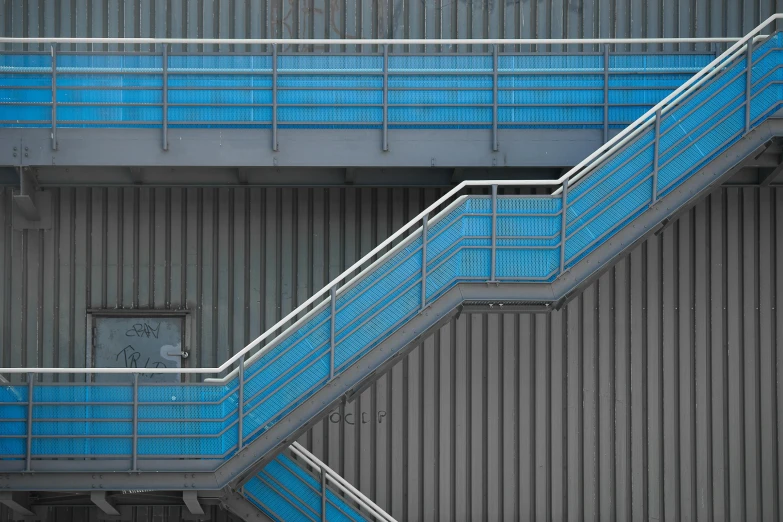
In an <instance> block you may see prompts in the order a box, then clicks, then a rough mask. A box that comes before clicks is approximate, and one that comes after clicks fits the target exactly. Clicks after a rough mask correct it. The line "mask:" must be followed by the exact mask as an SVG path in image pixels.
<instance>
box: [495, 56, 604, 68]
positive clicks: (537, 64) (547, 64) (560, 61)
mask: <svg viewBox="0 0 783 522" xmlns="http://www.w3.org/2000/svg"><path fill="white" fill-rule="evenodd" d="M603 62H604V57H603V56H600V55H583V56H579V55H576V56H573V55H571V56H569V55H562V54H543V53H542V54H540V55H525V56H499V57H498V69H499V70H501V71H525V70H529V71H547V70H552V69H556V70H561V71H599V70H600V71H603V70H604V63H603Z"/></svg>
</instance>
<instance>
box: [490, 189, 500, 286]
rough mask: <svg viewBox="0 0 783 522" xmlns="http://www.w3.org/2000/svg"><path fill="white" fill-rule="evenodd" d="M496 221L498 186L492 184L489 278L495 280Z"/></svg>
mask: <svg viewBox="0 0 783 522" xmlns="http://www.w3.org/2000/svg"><path fill="white" fill-rule="evenodd" d="M497 222H498V186H497V185H492V253H491V255H490V260H489V264H490V267H489V280H490V281H494V280H495V257H496V255H497V251H496V249H497V247H496V243H497Z"/></svg>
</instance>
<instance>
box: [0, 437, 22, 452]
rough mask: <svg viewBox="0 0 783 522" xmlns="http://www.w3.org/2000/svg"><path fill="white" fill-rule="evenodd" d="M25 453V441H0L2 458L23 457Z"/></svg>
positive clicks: (20, 439)
mask: <svg viewBox="0 0 783 522" xmlns="http://www.w3.org/2000/svg"><path fill="white" fill-rule="evenodd" d="M26 453H27V441H26V440H25V439H24V438H19V439H0V455H2V456H3V457H24V456H25V454H26Z"/></svg>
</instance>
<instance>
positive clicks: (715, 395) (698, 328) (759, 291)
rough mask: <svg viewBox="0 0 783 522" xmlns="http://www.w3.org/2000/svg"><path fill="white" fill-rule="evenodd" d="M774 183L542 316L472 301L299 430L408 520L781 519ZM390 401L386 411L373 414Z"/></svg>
mask: <svg viewBox="0 0 783 522" xmlns="http://www.w3.org/2000/svg"><path fill="white" fill-rule="evenodd" d="M781 230H783V190H781V189H772V190H770V189H765V190H759V189H755V188H745V189H740V188H729V189H723V190H721V191H719V192H718V193H716V194H715V195H713V196H712V197H710V198H709V199H707V200H706V201H705V202H703V203H701V204H699V205H698V206H697V207H696V208H695V209H694V210H693V211H691V212H690V213H688V214H687V215H685V216H684V217H682V218H681V219H679V220H678V221H676V222H675V223H673V224H672V225H670V226H669V227H668V228H667V229H666V230H665V231H664V232H663V234H662V235H660V236H657V237H653V238H652V239H650V240H648V241H647V242H646V243H644V244H643V245H641V246H640V247H638V248H636V249H635V250H634V251H633V252H632V253H631V254H630V255H629V256H627V257H625V258H624V259H623V260H622V261H620V262H619V263H618V264H617V265H616V266H615V267H613V268H612V269H611V270H610V271H609V272H607V273H606V274H605V275H603V276H602V277H601V278H600V279H599V280H598V281H597V282H596V283H595V284H593V285H591V286H590V287H589V288H588V289H587V290H585V291H584V292H583V293H582V294H581V295H580V296H579V297H577V298H576V299H575V300H573V301H572V302H571V303H570V304H569V305H568V306H567V307H566V308H565V309H564V310H563V311H560V312H554V313H551V314H543V313H539V314H531V313H503V314H498V313H471V314H464V315H462V316H461V317H459V318H456V319H455V320H453V321H451V322H450V323H449V324H448V325H446V326H444V327H443V328H441V329H440V330H439V331H437V332H436V333H435V334H434V335H432V336H430V337H429V338H428V339H427V340H426V341H425V342H424V343H423V344H422V345H421V346H418V347H417V348H415V349H414V350H413V351H412V352H411V353H410V355H408V356H407V357H406V358H405V359H404V360H403V361H401V362H400V363H398V364H397V365H396V366H395V367H394V368H392V369H391V370H390V371H389V372H388V373H386V374H385V375H383V376H382V377H381V378H380V379H379V380H378V381H377V382H376V383H375V384H374V385H373V386H372V387H371V388H370V389H369V390H367V391H366V392H364V393H363V394H362V395H361V396H360V398H358V399H357V400H356V401H354V402H353V403H350V404H348V405H346V406H344V407H343V408H341V409H340V410H337V411H335V413H334V414H333V416H332V418H331V420H327V421H325V422H323V423H322V424H321V425H319V426H317V427H316V428H315V429H313V430H312V431H311V432H310V433H309V434H308V435H307V436H305V437H303V442H305V443H306V444H308V445H309V446H310V447H312V448H313V449H314V451H315V453H317V454H319V455H320V456H322V457H325V458H326V461H327V462H328V463H329V464H330V465H332V466H333V467H334V468H335V469H337V470H339V471H340V472H341V473H342V474H343V475H344V476H345V477H346V478H347V479H348V480H350V481H352V482H353V483H354V484H356V485H358V486H359V487H360V488H361V489H362V491H364V492H365V493H367V494H368V495H370V496H372V497H373V498H374V499H376V500H377V501H378V503H379V504H380V505H381V506H383V507H386V508H389V509H390V510H391V513H392V514H393V515H394V516H395V517H397V518H398V519H400V520H419V521H427V520H534V519H535V520H599V519H600V520H664V519H665V520H733V521H739V520H749V521H755V520H779V517H780V515H781V513H780V509H781V507H780V505H779V499H780V498H783V496H781V493H783V491H781V487H783V482H782V480H783V476H781V473H782V472H783V465H781V458H783V455H782V454H781V452H780V449H779V445H780V442H781V439H780V432H781V431H780V428H779V422H780V419H783V387H782V386H781V384H780V382H781V379H782V378H783V374H781V372H782V371H783V369H782V368H781V366H780V364H779V360H780V358H781V357H783V353H781V350H783V342H782V341H783V339H781V335H783V328H780V327H779V325H781V324H783V313H781V310H783V302H782V301H783V274H782V273H780V266H781V262H780V260H781V259H783V235H781ZM384 414H385V416H384Z"/></svg>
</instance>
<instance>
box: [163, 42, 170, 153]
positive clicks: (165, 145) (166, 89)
mask: <svg viewBox="0 0 783 522" xmlns="http://www.w3.org/2000/svg"><path fill="white" fill-rule="evenodd" d="M162 120H163V150H169V46H168V44H163V117H162Z"/></svg>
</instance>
